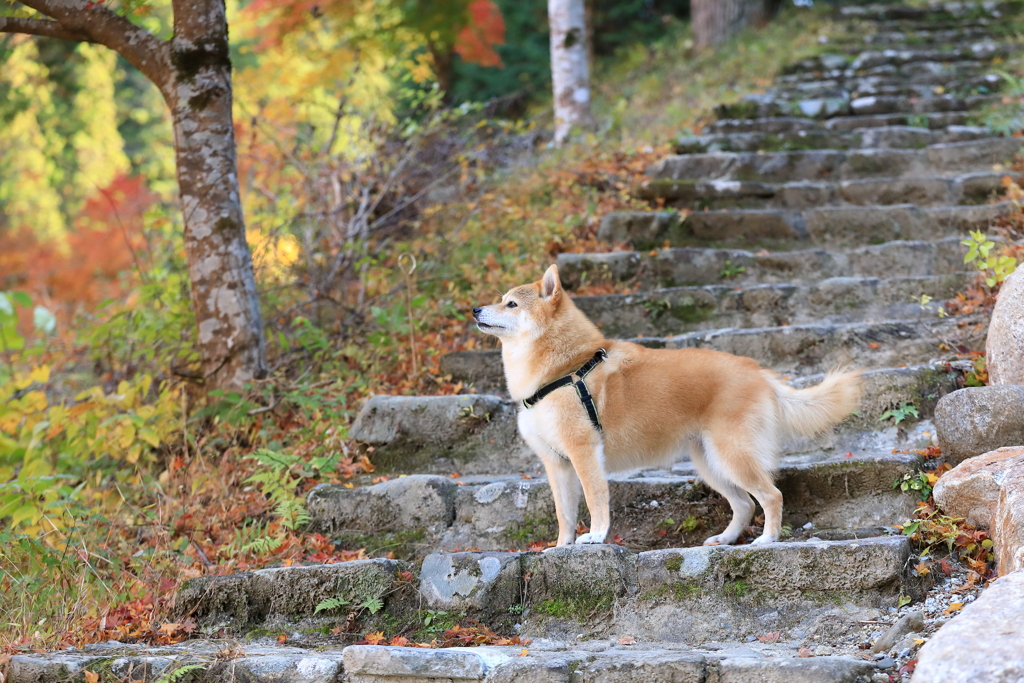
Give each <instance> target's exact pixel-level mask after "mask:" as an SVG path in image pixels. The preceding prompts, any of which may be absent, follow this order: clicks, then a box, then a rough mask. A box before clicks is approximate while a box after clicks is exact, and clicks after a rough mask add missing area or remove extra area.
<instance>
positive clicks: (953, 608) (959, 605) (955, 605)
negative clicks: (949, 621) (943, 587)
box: [942, 602, 964, 616]
mask: <svg viewBox="0 0 1024 683" xmlns="http://www.w3.org/2000/svg"><path fill="white" fill-rule="evenodd" d="M963 606H964V603H962V602H954V603H953V604H951V605H950V606H949V607H947V608H946V609H944V610H942V613H943V614H945V615H946V616H949V615H950V614H952V613H953V612H959V611H960V610H961V609H963Z"/></svg>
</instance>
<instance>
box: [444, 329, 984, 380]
mask: <svg viewBox="0 0 1024 683" xmlns="http://www.w3.org/2000/svg"><path fill="white" fill-rule="evenodd" d="M986 324H987V322H986V321H985V320H982V319H981V318H978V317H974V316H963V317H957V318H955V319H950V318H942V319H938V318H937V319H935V320H933V321H931V322H929V321H927V320H894V321H887V322H870V323H843V324H833V325H790V326H787V327H759V328H747V329H742V328H728V329H722V330H712V331H709V332H689V333H687V334H682V335H679V336H676V337H642V338H637V339H631V340H630V341H632V342H636V343H638V344H641V345H643V346H648V347H652V348H708V349H716V350H718V351H725V352H727V353H734V354H736V355H738V356H746V357H748V358H753V359H755V360H756V361H758V362H759V363H761V365H763V366H765V367H767V368H770V369H772V370H775V371H776V372H780V373H783V374H785V375H790V376H794V377H796V376H802V375H812V374H816V373H820V372H826V371H828V370H830V369H832V368H835V367H839V366H846V365H850V366H853V367H858V368H864V369H879V368H892V367H899V366H901V365H909V364H922V363H928V362H930V361H931V360H932V359H935V358H946V357H949V356H951V355H953V350H955V349H959V348H962V349H963V350H965V351H966V350H981V349H982V347H983V346H984V343H985V331H986ZM441 372H442V373H443V374H445V375H450V376H451V377H452V379H453V380H455V381H463V382H466V383H467V384H468V385H470V386H472V387H474V388H475V389H476V390H477V391H495V390H500V391H504V389H503V387H504V381H505V380H504V375H503V371H502V366H501V353H500V352H499V351H457V352H454V353H449V354H445V355H444V356H442V357H441Z"/></svg>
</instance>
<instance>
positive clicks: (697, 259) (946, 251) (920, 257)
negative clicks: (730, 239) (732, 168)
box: [558, 237, 966, 290]
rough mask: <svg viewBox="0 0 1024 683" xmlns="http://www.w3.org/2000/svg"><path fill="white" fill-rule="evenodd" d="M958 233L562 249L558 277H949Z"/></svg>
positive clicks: (637, 280)
mask: <svg viewBox="0 0 1024 683" xmlns="http://www.w3.org/2000/svg"><path fill="white" fill-rule="evenodd" d="M960 239H961V238H960V237H948V238H945V239H942V240H938V241H935V242H925V241H896V242H885V243H883V244H877V245H872V246H867V247H860V248H858V249H853V250H851V251H826V250H824V249H807V250H803V251H780V252H767V251H765V252H757V253H754V252H751V251H746V250H742V249H702V248H699V247H678V248H669V249H659V250H657V251H654V252H639V251H612V252H607V253H583V254H572V253H562V254H559V255H558V275H559V278H560V279H561V281H562V285H563V286H564V287H565V288H566V289H569V290H574V289H577V288H578V287H580V286H581V285H583V284H587V285H609V284H615V283H621V282H632V283H634V284H636V285H637V286H639V288H640V289H641V290H648V289H654V288H658V287H679V286H685V285H706V284H716V283H730V284H732V285H748V284H754V283H760V284H769V283H775V284H785V283H800V282H809V281H815V280H824V279H827V278H829V277H832V276H833V275H834V274H835V273H844V274H846V275H847V276H849V277H888V276H889V275H891V274H892V273H899V274H900V275H903V276H906V277H920V276H925V275H945V274H951V273H958V272H960V271H962V270H963V268H964V263H963V255H964V253H965V251H966V248H965V247H963V246H962V245H961V244H960Z"/></svg>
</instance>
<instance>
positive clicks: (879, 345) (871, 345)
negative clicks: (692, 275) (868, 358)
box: [868, 342, 882, 349]
mask: <svg viewBox="0 0 1024 683" xmlns="http://www.w3.org/2000/svg"><path fill="white" fill-rule="evenodd" d="M868 346H870V347H871V348H873V349H880V348H882V345H881V344H876V343H875V342H868Z"/></svg>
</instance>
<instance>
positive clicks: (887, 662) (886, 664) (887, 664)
mask: <svg viewBox="0 0 1024 683" xmlns="http://www.w3.org/2000/svg"><path fill="white" fill-rule="evenodd" d="M875 666H877V667H878V668H879V669H891V668H893V667H894V666H896V660H895V659H893V658H892V657H883V658H882V659H879V660H878V661H877V662H875Z"/></svg>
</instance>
